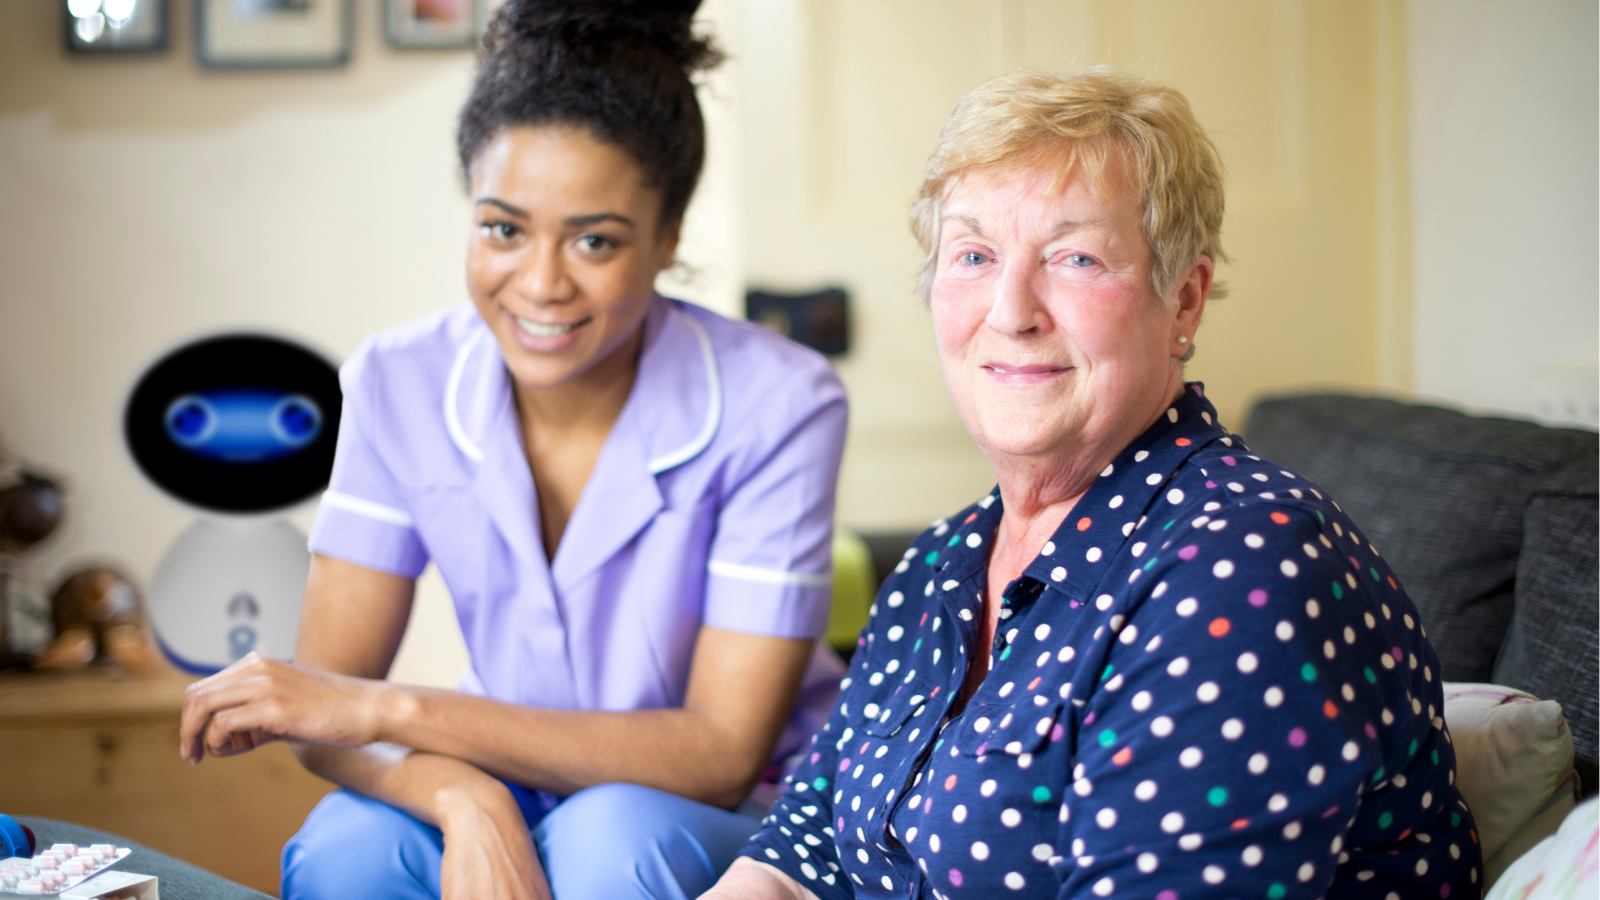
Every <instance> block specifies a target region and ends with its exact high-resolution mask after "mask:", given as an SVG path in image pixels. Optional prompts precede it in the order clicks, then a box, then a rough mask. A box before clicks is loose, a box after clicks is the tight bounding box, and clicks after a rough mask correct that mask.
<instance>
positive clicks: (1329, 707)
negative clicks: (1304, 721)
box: [1322, 700, 1339, 719]
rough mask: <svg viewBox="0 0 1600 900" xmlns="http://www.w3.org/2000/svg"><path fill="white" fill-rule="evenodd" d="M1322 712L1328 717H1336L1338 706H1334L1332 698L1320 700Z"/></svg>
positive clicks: (1337, 715)
mask: <svg viewBox="0 0 1600 900" xmlns="http://www.w3.org/2000/svg"><path fill="white" fill-rule="evenodd" d="M1322 714H1323V715H1325V716H1327V717H1328V718H1330V719H1336V718H1338V717H1339V707H1337V706H1335V705H1334V703H1333V701H1332V700H1324V701H1322Z"/></svg>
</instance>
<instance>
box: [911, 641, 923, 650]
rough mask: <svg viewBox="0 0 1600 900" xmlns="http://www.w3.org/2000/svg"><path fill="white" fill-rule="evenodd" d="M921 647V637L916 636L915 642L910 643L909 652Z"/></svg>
mask: <svg viewBox="0 0 1600 900" xmlns="http://www.w3.org/2000/svg"><path fill="white" fill-rule="evenodd" d="M921 649H922V638H917V642H916V643H915V644H912V645H911V652H912V653H915V652H917V651H918V650H921Z"/></svg>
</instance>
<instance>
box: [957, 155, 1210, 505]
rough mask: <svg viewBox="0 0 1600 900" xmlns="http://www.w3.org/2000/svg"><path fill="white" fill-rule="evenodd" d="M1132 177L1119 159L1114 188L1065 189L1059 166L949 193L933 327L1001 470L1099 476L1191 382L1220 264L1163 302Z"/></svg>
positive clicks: (979, 180) (1068, 184) (984, 176)
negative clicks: (1191, 361) (1015, 467)
mask: <svg viewBox="0 0 1600 900" xmlns="http://www.w3.org/2000/svg"><path fill="white" fill-rule="evenodd" d="M1125 168H1126V167H1125V164H1124V162H1123V160H1122V159H1121V157H1120V155H1119V154H1116V153H1112V154H1109V156H1108V158H1107V160H1106V167H1105V171H1104V179H1103V181H1104V188H1103V189H1100V188H1097V187H1096V186H1095V184H1094V183H1093V182H1092V181H1091V180H1090V179H1089V177H1088V176H1087V175H1085V174H1084V173H1083V172H1082V170H1081V167H1078V166H1074V167H1073V169H1072V170H1071V172H1070V173H1069V174H1068V176H1067V177H1065V178H1063V179H1061V183H1060V184H1058V185H1055V186H1052V181H1054V180H1055V179H1056V176H1057V170H1058V167H1057V166H1052V165H1041V166H1039V167H1035V168H1025V169H1020V170H1005V171H994V170H988V171H983V170H980V171H975V172H969V173H966V174H965V175H963V176H961V177H960V179H959V180H958V181H957V182H956V183H955V184H954V186H953V188H952V189H951V190H950V191H949V193H948V194H947V198H946V200H945V202H944V204H943V217H942V221H941V223H940V234H939V244H938V255H937V257H936V258H935V262H934V266H935V268H934V274H933V284H932V290H931V295H930V307H931V310H932V314H933V325H934V331H935V334H936V335H937V338H938V345H939V358H940V362H941V364H942V365H943V367H944V376H945V383H946V385H947V386H948V387H949V389H950V395H951V398H952V399H953V400H954V401H955V405H956V409H957V411H958V412H959V413H960V414H961V417H962V419H963V420H964V421H965V422H966V425H967V428H968V430H970V431H971V432H972V435H973V437H974V438H976V439H977V441H978V443H979V445H980V446H981V447H982V448H983V449H984V451H985V453H987V454H988V456H989V458H990V460H991V461H992V462H993V463H994V464H995V466H996V468H997V469H1003V468H1004V467H1005V466H1006V465H1007V464H1008V463H1010V462H1013V461H1019V462H1021V461H1025V462H1026V463H1028V464H1042V465H1044V466H1046V467H1047V468H1051V469H1062V468H1066V469H1068V470H1071V471H1075V472H1080V473H1083V472H1098V471H1099V469H1100V468H1103V467H1104V465H1105V464H1106V463H1107V462H1110V461H1111V459H1113V458H1115V456H1116V455H1117V453H1119V452H1121V450H1122V448H1123V447H1126V446H1127V445H1128V444H1129V443H1131V442H1132V441H1133V440H1134V439H1135V438H1137V437H1138V436H1139V435H1140V434H1141V433H1142V432H1143V431H1144V430H1145V429H1146V428H1148V427H1149V426H1150V425H1151V424H1152V423H1153V422H1154V421H1155V420H1156V418H1157V417H1158V416H1160V415H1161V414H1162V413H1163V412H1164V411H1165V410H1166V408H1167V406H1168V405H1169V404H1170V403H1171V401H1172V400H1173V399H1174V398H1175V397H1176V396H1177V394H1178V392H1179V391H1181V390H1182V388H1183V375H1182V364H1181V362H1180V360H1179V357H1181V356H1182V355H1183V353H1184V351H1185V350H1186V349H1187V347H1188V345H1187V344H1186V343H1185V344H1180V343H1179V342H1178V338H1179V337H1180V336H1182V337H1185V338H1188V339H1190V340H1193V337H1194V332H1195V329H1196V328H1198V327H1199V324H1200V313H1201V311H1202V310H1203V309H1204V306H1205V296H1206V292H1207V291H1208V290H1209V289H1210V285H1211V274H1212V266H1211V261H1210V260H1209V259H1207V258H1206V257H1203V256H1202V257H1199V258H1198V259H1197V260H1196V261H1195V262H1193V263H1192V264H1191V265H1189V266H1188V267H1187V269H1185V270H1184V272H1183V273H1182V274H1181V275H1180V277H1179V279H1178V282H1177V285H1176V286H1175V288H1174V297H1173V298H1172V302H1170V303H1164V302H1162V300H1161V299H1160V298H1158V297H1157V296H1156V295H1155V293H1154V291H1153V289H1152V288H1151V284H1150V267H1151V262H1152V256H1151V252H1150V245H1149V243H1148V242H1147V241H1146V240H1145V237H1144V234H1143V232H1142V231H1141V229H1140V227H1139V220H1140V216H1141V213H1142V209H1141V205H1140V202H1139V197H1138V195H1137V193H1136V192H1135V191H1133V190H1132V189H1131V188H1130V187H1129V185H1128V180H1127V173H1126V171H1125ZM1003 474H1004V473H1003V472H1002V475H1003ZM1082 477H1092V475H1083V476H1081V477H1079V478H1074V479H1073V480H1081V478H1082Z"/></svg>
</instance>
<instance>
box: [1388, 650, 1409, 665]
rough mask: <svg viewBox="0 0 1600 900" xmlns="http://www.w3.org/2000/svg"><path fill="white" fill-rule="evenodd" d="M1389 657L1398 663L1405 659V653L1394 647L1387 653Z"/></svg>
mask: <svg viewBox="0 0 1600 900" xmlns="http://www.w3.org/2000/svg"><path fill="white" fill-rule="evenodd" d="M1389 655H1390V656H1393V657H1394V661H1395V662H1399V661H1400V660H1402V659H1405V658H1406V654H1405V652H1404V651H1402V650H1401V649H1400V648H1399V647H1395V648H1394V649H1393V650H1390V651H1389Z"/></svg>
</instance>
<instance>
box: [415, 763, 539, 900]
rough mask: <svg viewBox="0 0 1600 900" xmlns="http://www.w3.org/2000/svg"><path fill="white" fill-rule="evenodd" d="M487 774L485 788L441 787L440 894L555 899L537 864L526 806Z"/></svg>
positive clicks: (445, 897) (446, 898)
mask: <svg viewBox="0 0 1600 900" xmlns="http://www.w3.org/2000/svg"><path fill="white" fill-rule="evenodd" d="M485 780H486V781H488V782H489V784H488V786H487V787H486V788H485V789H483V790H473V789H467V790H460V791H456V790H451V791H447V792H441V796H440V798H439V801H438V803H437V807H438V809H437V811H438V817H439V829H440V830H441V831H443V832H444V859H443V860H442V861H441V863H440V867H439V888H440V891H441V900H477V898H480V897H495V898H501V897H505V898H512V900H551V897H550V882H549V880H548V879H546V878H545V874H544V868H543V867H542V866H540V865H539V857H538V855H537V854H536V853H535V852H534V849H533V838H532V837H531V836H530V835H529V834H528V824H527V822H526V821H525V820H524V819H523V818H522V811H521V810H520V809H518V808H517V803H516V801H515V800H513V799H512V798H511V794H510V792H509V791H507V790H506V789H505V786H504V785H502V784H500V783H499V782H496V781H493V780H492V779H485ZM495 789H498V790H495Z"/></svg>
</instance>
